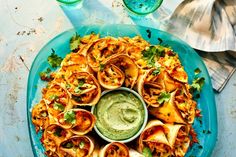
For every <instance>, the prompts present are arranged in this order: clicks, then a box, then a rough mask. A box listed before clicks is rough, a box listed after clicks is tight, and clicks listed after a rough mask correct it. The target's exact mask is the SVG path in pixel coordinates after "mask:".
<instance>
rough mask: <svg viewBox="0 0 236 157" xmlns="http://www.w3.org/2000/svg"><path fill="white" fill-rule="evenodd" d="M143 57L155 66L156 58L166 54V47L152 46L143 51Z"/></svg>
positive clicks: (150, 65)
mask: <svg viewBox="0 0 236 157" xmlns="http://www.w3.org/2000/svg"><path fill="white" fill-rule="evenodd" d="M142 55H143V59H145V60H146V61H147V64H148V66H149V67H155V63H156V60H155V59H159V58H160V57H164V56H165V51H164V47H162V46H160V45H159V46H150V47H149V48H147V49H146V50H143V51H142Z"/></svg>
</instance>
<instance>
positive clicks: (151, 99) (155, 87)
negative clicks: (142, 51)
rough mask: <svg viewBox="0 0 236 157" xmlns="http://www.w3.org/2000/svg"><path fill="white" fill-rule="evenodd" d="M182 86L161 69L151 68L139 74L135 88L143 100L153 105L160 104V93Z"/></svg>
mask: <svg viewBox="0 0 236 157" xmlns="http://www.w3.org/2000/svg"><path fill="white" fill-rule="evenodd" d="M181 86H182V84H181V83H179V82H177V81H174V80H173V79H171V78H170V77H169V75H168V73H167V72H166V71H165V70H164V69H163V68H160V69H156V68H152V69H150V70H147V71H146V72H145V73H144V74H143V75H140V76H139V79H138V82H137V90H138V92H139V94H140V95H141V96H142V97H143V99H144V101H145V102H146V103H147V104H148V105H150V106H153V107H158V106H160V105H161V103H160V102H161V101H160V100H159V99H161V98H160V97H161V94H162V93H166V92H172V91H174V90H176V89H178V88H180V87H181Z"/></svg>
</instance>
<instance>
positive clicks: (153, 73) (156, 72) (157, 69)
mask: <svg viewBox="0 0 236 157" xmlns="http://www.w3.org/2000/svg"><path fill="white" fill-rule="evenodd" d="M160 70H161V69H160V67H157V68H156V69H155V70H153V72H152V75H154V76H156V75H158V74H160Z"/></svg>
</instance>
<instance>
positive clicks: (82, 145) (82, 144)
mask: <svg viewBox="0 0 236 157" xmlns="http://www.w3.org/2000/svg"><path fill="white" fill-rule="evenodd" d="M84 145H85V143H84V141H81V142H80V143H79V148H80V149H83V148H84Z"/></svg>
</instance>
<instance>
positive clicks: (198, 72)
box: [194, 68, 202, 75]
mask: <svg viewBox="0 0 236 157" xmlns="http://www.w3.org/2000/svg"><path fill="white" fill-rule="evenodd" d="M201 72H202V71H201V70H200V69H199V68H196V69H195V70H194V75H198V74H200V73H201Z"/></svg>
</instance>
